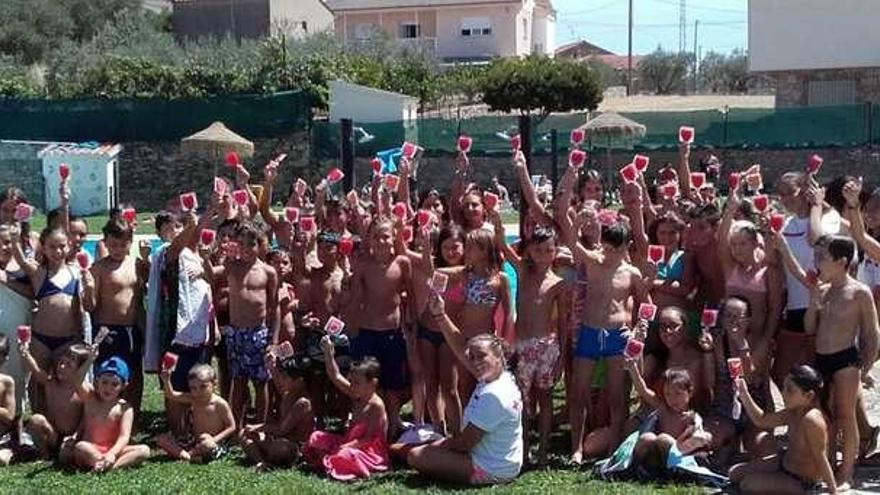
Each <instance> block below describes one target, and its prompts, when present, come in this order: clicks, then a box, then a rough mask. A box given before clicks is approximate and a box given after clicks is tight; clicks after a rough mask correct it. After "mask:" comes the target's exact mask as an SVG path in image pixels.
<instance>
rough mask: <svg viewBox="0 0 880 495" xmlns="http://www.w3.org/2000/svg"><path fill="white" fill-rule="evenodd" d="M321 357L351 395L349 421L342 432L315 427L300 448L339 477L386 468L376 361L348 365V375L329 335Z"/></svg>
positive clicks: (313, 462) (323, 342)
mask: <svg viewBox="0 0 880 495" xmlns="http://www.w3.org/2000/svg"><path fill="white" fill-rule="evenodd" d="M321 347H322V348H323V349H324V361H325V365H326V368H327V375H328V376H329V378H330V381H332V382H333V384H334V385H336V387H337V388H339V390H341V391H342V392H343V393H344V394H345V395H347V396H349V397H351V399H352V402H353V403H352V418H351V425H350V426H349V427H348V430H346V432H345V434H344V435H336V434H333V433H327V432H325V431H316V432H314V433H312V435H311V436H310V437H309V442H308V445H307V446H306V448H305V450H304V451H303V455H304V456H305V458H306V460H307V461H308V462H309V464H311V465H312V466H314V467H315V468H318V469H322V470H323V471H324V472H325V473H326V474H327V475H328V476H331V477H332V478H334V479H337V480H341V481H349V480H354V479H357V478H364V477H369V476H370V473H373V472H382V471H387V470H388V469H389V468H390V461H389V459H388V443H387V441H386V439H385V437H386V435H387V433H388V415H387V414H386V413H385V403H384V402H382V398H381V397H379V394H378V393H377V391H378V388H379V375H380V369H379V363H378V361H376V360H375V359H374V358H370V357H368V358H365V359H363V360H361V361H358V362H356V363H354V364H352V365H351V368H350V370H349V372H348V376H347V377H345V376H342V374H341V373H340V372H339V367H338V366H337V364H336V359H335V358H334V355H333V343H332V341H331V340H330V337H329V336H324V338H323V339H322V340H321Z"/></svg>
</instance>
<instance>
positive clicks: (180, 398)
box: [156, 364, 235, 464]
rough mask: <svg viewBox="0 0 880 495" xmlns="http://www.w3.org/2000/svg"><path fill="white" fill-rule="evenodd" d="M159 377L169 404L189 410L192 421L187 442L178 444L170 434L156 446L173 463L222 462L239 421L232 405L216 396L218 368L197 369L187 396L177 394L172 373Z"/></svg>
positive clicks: (205, 366) (190, 380)
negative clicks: (215, 369)
mask: <svg viewBox="0 0 880 495" xmlns="http://www.w3.org/2000/svg"><path fill="white" fill-rule="evenodd" d="M159 377H160V378H161V379H162V390H163V391H164V392H165V398H166V399H168V401H170V402H177V403H180V404H186V405H187V406H189V416H190V421H189V425H188V426H189V431H187V432H186V433H187V434H188V435H189V438H188V440H187V441H184V442H178V441H177V440H176V439H175V438H174V436H173V435H172V434H170V433H166V434H165V435H162V436H161V437H159V438H158V439H157V442H156V443H158V445H159V447H161V448H162V449H163V450H164V451H165V452H167V453H168V455H169V456H171V458H173V459H180V460H184V461H189V462H193V463H198V464H201V463H206V462H210V461H213V460H216V459H219V458H220V457H221V456H222V455H223V453H225V451H226V449H225V448H224V446H223V443H224V442H225V441H227V440H228V439H229V438H231V437H232V436H233V435H234V434H235V419H234V418H233V417H232V409H231V408H230V407H229V403H227V402H226V401H225V400H224V399H223V398H222V397H220V396H219V395H217V394H215V393H214V387H215V386H216V384H217V383H216V382H217V375H216V374H215V373H214V368H212V367H211V366H210V365H207V364H197V365H195V366H193V367H192V369H190V370H189V374H188V378H189V392H185V393H181V392H177V391H175V390H174V386H173V385H172V384H171V370H168V369H163V370H162V372H161V373H160V374H159Z"/></svg>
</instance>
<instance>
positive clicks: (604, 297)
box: [564, 215, 651, 464]
mask: <svg viewBox="0 0 880 495" xmlns="http://www.w3.org/2000/svg"><path fill="white" fill-rule="evenodd" d="M583 220H584V219H583V215H580V216H579V218H578V222H576V223H577V224H579V223H580V222H582V221H583ZM564 230H565V232H564V234H565V238H566V242H567V243H568V245H569V248H570V249H571V251H572V254H573V255H574V258H575V261H576V262H577V263H579V264H582V265H584V267H585V271H586V275H587V280H589V285H588V287H587V297H588V301H589V303H588V304H586V305H585V311H584V314H583V315H580V318H581V319H580V322H581V327H580V329H578V330H577V334H576V336H575V339H576V340H575V341H576V344H575V351H574V366H573V371H574V372H573V380H572V387H573V389H574V390H573V392H574V395H573V397H574V399H575V400H574V401H573V403H572V404H571V405H570V410H569V415H570V418H571V448H572V455H571V460H572V462H574V463H577V464H580V463H581V462H582V461H583V441H584V425H585V423H586V420H587V417H588V415H589V414H590V412H591V411H592V409H593V408H592V407H591V404H590V402H589V400H588V398H589V397H590V394H589V392H590V384H591V383H592V379H593V369H594V367H595V366H596V362H597V361H599V360H602V359H604V360H606V362H607V364H608V372H607V377H606V389H607V390H608V391H609V394H608V402H609V407H610V414H611V425H610V428H611V433H610V437H609V453H611V452H613V451H614V449H616V448H617V444H618V443H619V441H620V435H621V434H622V429H623V424H624V420H625V419H626V416H627V414H626V413H627V411H626V397H625V396H624V390H625V387H624V371H623V349H624V348H625V347H626V341H627V338H628V334H629V331H628V330H627V329H628V328H631V327H632V321H633V308H634V307H636V308H637V307H638V306H639V304H641V303H648V302H651V296H650V294H649V293H648V291H647V288H646V287H645V284H644V282H643V280H642V274H641V272H640V271H639V269H638V268H636V267H635V266H633V265H631V264H630V263H629V262H628V261H627V256H628V252H629V245H630V243H631V241H632V235H631V232H630V229H629V226H628V225H626V224H625V223H622V222H620V221H618V222H616V223H614V224H611V225H607V226H603V227H602V231H601V237H600V238H601V242H602V247H601V248H600V249H596V250H591V249H587V248H586V247H585V246H584V245H583V244H581V243H580V242H579V240H578V238H577V235H576V233H577V232H578V231H579V230H580V225H565V226H564Z"/></svg>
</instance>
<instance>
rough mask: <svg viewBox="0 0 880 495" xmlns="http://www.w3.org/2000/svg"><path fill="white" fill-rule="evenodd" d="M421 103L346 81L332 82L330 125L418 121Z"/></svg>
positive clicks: (397, 94)
mask: <svg viewBox="0 0 880 495" xmlns="http://www.w3.org/2000/svg"><path fill="white" fill-rule="evenodd" d="M418 112H419V99H418V98H416V97H414V96H408V95H403V94H400V93H392V92H391V91H383V90H381V89H375V88H368V87H366V86H359V85H357V84H351V83H347V82H344V81H331V82H330V122H339V121H340V120H341V119H352V120H354V121H355V122H357V123H363V124H369V123H376V122H401V121H402V122H403V123H404V124H411V123H414V122H415V121H416V118H417V117H418Z"/></svg>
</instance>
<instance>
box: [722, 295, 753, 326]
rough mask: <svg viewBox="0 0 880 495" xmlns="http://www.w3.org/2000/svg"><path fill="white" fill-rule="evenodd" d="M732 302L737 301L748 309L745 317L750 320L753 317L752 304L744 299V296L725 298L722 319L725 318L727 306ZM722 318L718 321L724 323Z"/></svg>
mask: <svg viewBox="0 0 880 495" xmlns="http://www.w3.org/2000/svg"><path fill="white" fill-rule="evenodd" d="M730 301H736V302H740V303H743V304H744V305H745V307H746V314H745V316H746V317H748V318H750V317H751V316H752V304H751V303H750V302H749V300H748V299H746V298H745V297H742V296H727V297H725V298H724V301H722V302H721V315H720V316H721V317H722V318H723V316H724V308H725V307H726V306H727V303H728V302H730ZM722 318H719V319H718V320H719V321H722Z"/></svg>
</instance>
